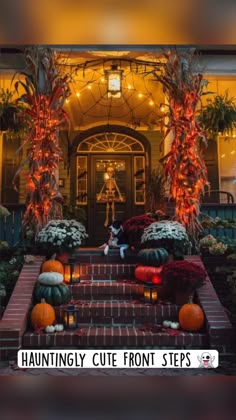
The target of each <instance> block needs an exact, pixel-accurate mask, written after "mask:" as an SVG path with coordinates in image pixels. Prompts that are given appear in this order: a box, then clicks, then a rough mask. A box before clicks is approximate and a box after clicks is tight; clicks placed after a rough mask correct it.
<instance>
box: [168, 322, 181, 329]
mask: <svg viewBox="0 0 236 420" xmlns="http://www.w3.org/2000/svg"><path fill="white" fill-rule="evenodd" d="M170 328H172V330H179V323H178V322H171V324H170Z"/></svg>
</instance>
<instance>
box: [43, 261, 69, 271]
mask: <svg viewBox="0 0 236 420" xmlns="http://www.w3.org/2000/svg"><path fill="white" fill-rule="evenodd" d="M50 271H52V272H54V273H61V274H64V267H63V264H62V263H61V262H60V261H57V260H47V261H45V262H44V263H43V265H42V268H41V272H42V273H45V272H47V273H49V272H50Z"/></svg>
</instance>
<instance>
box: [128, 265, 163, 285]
mask: <svg viewBox="0 0 236 420" xmlns="http://www.w3.org/2000/svg"><path fill="white" fill-rule="evenodd" d="M160 271H161V268H160V267H151V266H150V267H149V266H146V265H138V266H137V267H136V268H135V271H134V274H135V277H136V279H137V280H139V281H143V282H145V283H150V282H152V279H153V278H154V279H155V277H154V275H159V273H160Z"/></svg>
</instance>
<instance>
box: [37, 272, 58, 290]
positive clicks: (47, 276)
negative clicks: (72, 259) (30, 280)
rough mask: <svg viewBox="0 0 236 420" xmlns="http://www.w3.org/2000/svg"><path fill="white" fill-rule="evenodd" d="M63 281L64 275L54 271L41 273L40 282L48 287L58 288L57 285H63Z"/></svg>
mask: <svg viewBox="0 0 236 420" xmlns="http://www.w3.org/2000/svg"><path fill="white" fill-rule="evenodd" d="M63 280H64V277H63V275H62V274H61V273H55V272H54V271H50V272H48V273H47V272H45V273H41V274H40V275H39V276H38V282H39V283H41V284H46V285H48V286H56V285H57V284H61V283H62V282H63Z"/></svg>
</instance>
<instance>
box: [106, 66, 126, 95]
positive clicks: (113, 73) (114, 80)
mask: <svg viewBox="0 0 236 420" xmlns="http://www.w3.org/2000/svg"><path fill="white" fill-rule="evenodd" d="M122 73H123V70H118V67H117V65H116V64H112V66H111V70H106V71H105V75H106V78H107V95H108V98H111V97H112V98H120V97H121V80H122Z"/></svg>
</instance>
